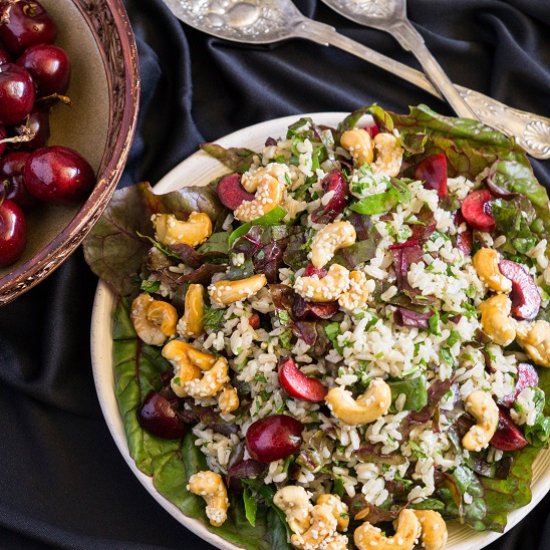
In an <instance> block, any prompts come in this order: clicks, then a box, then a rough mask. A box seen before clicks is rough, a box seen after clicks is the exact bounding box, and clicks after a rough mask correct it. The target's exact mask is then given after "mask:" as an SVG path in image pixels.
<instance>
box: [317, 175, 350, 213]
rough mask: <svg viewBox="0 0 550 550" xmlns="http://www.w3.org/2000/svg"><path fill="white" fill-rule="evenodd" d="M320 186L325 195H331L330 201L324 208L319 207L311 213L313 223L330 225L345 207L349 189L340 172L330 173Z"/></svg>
mask: <svg viewBox="0 0 550 550" xmlns="http://www.w3.org/2000/svg"><path fill="white" fill-rule="evenodd" d="M321 185H322V187H323V190H324V191H325V193H332V197H331V199H330V200H329V201H328V202H327V204H325V205H324V206H320V207H319V208H317V210H314V211H313V212H312V213H311V219H312V221H313V222H314V223H330V222H332V221H334V219H335V218H336V216H338V214H340V213H341V212H343V210H344V208H345V207H346V204H347V202H346V198H347V196H348V192H349V187H348V182H347V181H346V180H345V178H344V175H343V174H342V172H341V171H340V170H336V169H335V170H332V171H330V172H329V173H328V174H327V175H326V176H325V177H324V178H323V180H322V182H321Z"/></svg>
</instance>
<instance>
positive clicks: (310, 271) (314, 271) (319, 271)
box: [304, 262, 328, 279]
mask: <svg viewBox="0 0 550 550" xmlns="http://www.w3.org/2000/svg"><path fill="white" fill-rule="evenodd" d="M327 273H328V272H327V270H326V269H325V268H323V267H315V266H314V265H313V264H312V263H311V262H310V263H308V264H307V265H306V268H305V269H304V277H313V276H314V275H316V276H317V277H319V279H322V278H323V277H326V276H327Z"/></svg>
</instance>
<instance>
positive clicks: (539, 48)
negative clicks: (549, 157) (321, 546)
mask: <svg viewBox="0 0 550 550" xmlns="http://www.w3.org/2000/svg"><path fill="white" fill-rule="evenodd" d="M296 4H297V6H298V7H299V9H300V10H301V11H302V12H303V13H304V14H306V15H308V16H309V17H313V18H315V19H318V20H320V21H323V22H326V23H330V24H332V25H334V26H335V27H336V28H337V29H338V30H339V31H340V32H342V33H344V34H346V35H348V36H350V37H352V38H354V39H355V40H358V41H360V42H363V43H364V44H366V45H369V46H371V47H373V48H375V49H377V50H379V51H381V52H383V53H386V54H388V55H390V56H392V57H395V58H397V59H399V60H401V61H404V62H407V63H410V64H413V63H414V61H413V59H412V58H411V57H410V55H409V54H407V53H405V52H403V51H402V50H400V49H399V47H398V46H397V45H396V43H395V42H394V41H393V39H392V38H391V37H390V36H388V35H385V34H383V33H380V32H377V31H374V30H369V29H365V28H362V27H360V26H358V25H355V24H353V23H351V22H349V21H348V20H345V19H343V18H341V17H339V16H337V15H336V14H334V13H333V12H331V11H330V10H329V9H328V8H326V7H325V6H324V5H323V4H321V2H317V1H315V0H296ZM126 5H127V8H128V12H129V14H130V17H131V20H132V23H133V26H134V29H135V32H136V38H137V41H138V46H139V53H140V62H141V78H142V86H143V91H142V105H141V114H140V118H139V127H138V131H137V135H136V139H135V143H134V146H133V149H132V152H131V156H130V160H129V163H128V166H127V169H126V172H125V174H124V176H123V179H122V181H121V185H129V184H131V183H133V182H136V181H138V180H143V179H148V180H150V181H151V182H152V183H155V182H156V181H158V179H160V178H161V177H162V176H163V175H164V174H165V173H166V172H167V171H168V170H169V169H170V168H172V167H173V166H175V165H176V164H177V163H178V162H179V161H181V160H183V159H184V158H185V157H187V156H188V155H189V154H191V153H193V152H194V151H195V150H196V149H197V147H198V145H199V143H201V142H202V141H205V140H215V139H216V138H219V137H221V136H223V135H225V134H227V133H229V132H232V131H235V130H237V129H239V128H242V127H244V126H248V125H250V124H254V123H257V122H261V121H264V120H268V119H271V118H275V117H279V116H285V115H290V114H298V113H303V112H315V111H347V110H353V109H355V108H357V107H359V106H362V105H364V104H368V103H371V102H374V101H376V102H379V103H380V104H382V105H383V106H385V107H387V108H389V109H393V110H398V111H404V110H405V109H406V107H407V105H410V104H416V103H419V102H426V103H428V104H429V105H431V106H432V107H433V108H434V109H436V110H439V111H441V112H443V113H448V114H450V111H449V109H448V108H447V107H446V105H445V104H443V103H442V102H439V101H437V100H435V99H433V98H432V97H431V96H429V95H427V94H425V93H423V92H420V91H418V90H417V89H415V88H413V87H411V86H409V85H407V84H406V83H404V82H401V81H399V80H397V79H395V78H394V77H392V76H391V75H389V74H387V73H385V72H383V71H381V70H379V69H376V68H374V67H372V66H370V65H368V64H367V63H365V62H362V61H360V60H358V59H356V58H354V57H352V56H350V55H349V54H346V53H343V52H340V51H337V50H335V49H331V48H324V47H322V46H319V45H315V44H313V43H308V42H305V41H300V40H293V41H289V42H286V43H284V44H280V45H277V46H274V47H256V48H251V47H242V46H240V45H237V44H232V43H227V42H223V41H220V40H218V39H215V38H211V37H207V36H205V35H203V34H201V33H199V32H197V31H195V30H193V29H190V28H187V27H184V26H183V25H181V24H180V23H179V22H178V21H177V20H176V19H175V18H173V17H172V16H171V14H170V13H169V12H168V10H167V9H166V8H165V7H164V6H163V3H162V1H161V0H126ZM409 15H410V17H411V19H412V20H413V22H414V23H415V25H416V26H417V28H418V30H419V31H420V32H421V33H422V34H423V36H424V37H425V39H426V42H427V45H428V46H429V47H430V48H431V50H432V51H433V53H434V54H435V55H436V57H437V58H438V59H439V61H440V62H441V64H442V65H443V67H444V68H445V69H446V70H447V72H448V73H449V75H450V76H451V77H452V79H453V80H454V81H455V82H458V83H461V84H464V85H467V86H469V87H471V88H474V89H477V90H479V91H481V92H484V93H486V94H488V95H491V96H493V97H495V98H496V99H499V100H501V101H503V102H505V103H508V104H509V105H512V106H515V107H518V108H522V109H526V110H531V111H534V112H537V113H540V114H543V115H546V116H550V2H548V0H510V1H507V2H504V1H499V0H453V1H450V0H409ZM534 165H535V170H536V172H537V175H538V177H539V178H540V180H541V182H543V183H544V184H546V185H548V186H550V161H547V162H536V163H534ZM96 282H97V281H96V278H95V276H94V275H92V274H91V272H90V271H89V270H88V268H87V266H86V264H85V262H84V260H83V256H82V252H81V250H78V251H77V252H76V253H75V254H74V255H73V256H72V257H71V258H70V259H69V260H68V261H67V262H66V263H65V264H64V265H63V266H62V267H61V268H59V269H58V270H57V271H56V272H55V273H54V274H53V275H52V276H50V277H49V278H48V279H47V280H46V281H44V282H43V283H42V284H40V285H39V286H38V287H37V288H35V289H33V290H31V291H30V292H28V293H27V294H25V295H23V296H21V297H20V298H19V299H18V300H17V301H16V302H14V303H12V304H9V305H7V306H5V307H4V308H2V309H1V310H0V437H1V442H0V550H12V549H25V550H26V549H29V550H46V549H75V550H76V549H78V550H85V549H94V550H96V549H108V550H110V549H116V550H123V549H129V550H130V549H131V550H145V549H147V550H153V549H154V550H160V549H180V548H184V549H189V550H206V549H207V548H210V547H209V546H208V545H207V544H206V543H204V542H202V541H201V540H200V539H198V538H197V537H196V536H195V535H193V534H192V533H190V532H189V531H187V530H186V529H185V528H184V527H182V526H181V525H180V524H179V523H177V522H176V521H175V520H174V519H172V518H171V517H170V516H169V515H168V514H167V513H166V512H164V510H163V509H162V508H161V507H160V506H159V505H158V504H157V503H156V502H155V501H154V500H153V498H152V497H151V496H149V494H148V493H146V491H145V489H143V488H142V486H141V485H140V484H139V482H138V481H137V480H136V479H135V478H134V477H133V474H132V473H131V472H130V470H129V468H128V467H127V465H126V464H125V462H124V460H123V459H122V457H121V456H120V454H119V452H118V450H117V449H116V447H115V445H114V443H113V441H112V439H111V437H110V435H109V432H108V430H107V427H106V425H105V422H104V420H103V418H102V415H101V412H100V409H99V405H98V402H97V399H96V396H95V391H94V385H93V379H92V373H91V364H90V352H89V331H90V314H91V308H92V302H93V298H94V291H95V285H96ZM549 514H550V496H549V497H547V498H545V499H544V500H543V501H542V502H541V503H540V504H539V505H538V506H537V507H536V508H535V510H534V511H533V512H531V514H530V515H529V516H528V517H527V518H526V519H525V520H523V521H522V522H521V523H520V524H519V525H518V526H517V527H515V528H514V529H513V530H512V531H511V532H510V533H508V534H507V535H505V536H503V537H502V538H501V539H499V541H497V542H496V543H494V544H493V545H492V546H491V547H490V548H491V550H496V549H505V550H512V549H513V550H520V549H521V550H525V549H527V550H535V549H541V550H542V549H545V548H550V518H549Z"/></svg>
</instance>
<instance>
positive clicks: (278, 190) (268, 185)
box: [233, 162, 290, 222]
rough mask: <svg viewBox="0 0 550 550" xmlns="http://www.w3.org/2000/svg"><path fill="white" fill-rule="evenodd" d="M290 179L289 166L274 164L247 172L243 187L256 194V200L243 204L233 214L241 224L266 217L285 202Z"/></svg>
mask: <svg viewBox="0 0 550 550" xmlns="http://www.w3.org/2000/svg"><path fill="white" fill-rule="evenodd" d="M289 178H290V172H289V170H288V168H287V166H285V165H283V164H280V163H278V162H272V163H270V164H268V165H267V166H264V167H261V168H258V169H257V170H255V171H253V172H245V173H244V174H243V176H242V178H241V185H242V186H243V187H244V188H245V189H246V190H247V191H248V192H249V193H255V196H254V200H251V201H244V202H242V203H241V204H240V205H239V206H238V207H237V208H236V209H235V211H234V212H233V215H234V216H235V218H236V219H237V220H239V221H241V222H251V221H253V220H255V219H257V218H260V217H261V216H264V215H265V214H267V213H268V212H270V211H271V210H273V209H274V208H275V207H276V206H278V205H279V204H281V202H282V201H283V196H284V191H285V187H286V180H288V179H289Z"/></svg>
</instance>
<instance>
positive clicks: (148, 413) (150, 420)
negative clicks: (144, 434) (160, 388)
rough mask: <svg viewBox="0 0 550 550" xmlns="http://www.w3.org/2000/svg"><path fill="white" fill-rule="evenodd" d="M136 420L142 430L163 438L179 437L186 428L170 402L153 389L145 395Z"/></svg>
mask: <svg viewBox="0 0 550 550" xmlns="http://www.w3.org/2000/svg"><path fill="white" fill-rule="evenodd" d="M138 422H139V425H140V426H141V427H142V428H143V429H144V430H147V431H148V432H149V433H150V434H152V435H156V436H157V437H162V438H163V439H179V438H180V437H183V435H184V434H185V432H186V430H187V428H186V425H185V424H184V422H183V421H182V420H181V419H180V417H179V416H178V415H177V414H176V411H175V410H174V408H173V406H172V403H170V401H169V400H168V399H166V397H164V396H163V395H162V394H160V393H158V392H155V391H150V392H149V393H148V394H147V395H146V397H145V399H144V401H143V404H142V405H141V407H140V409H139V411H138Z"/></svg>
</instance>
